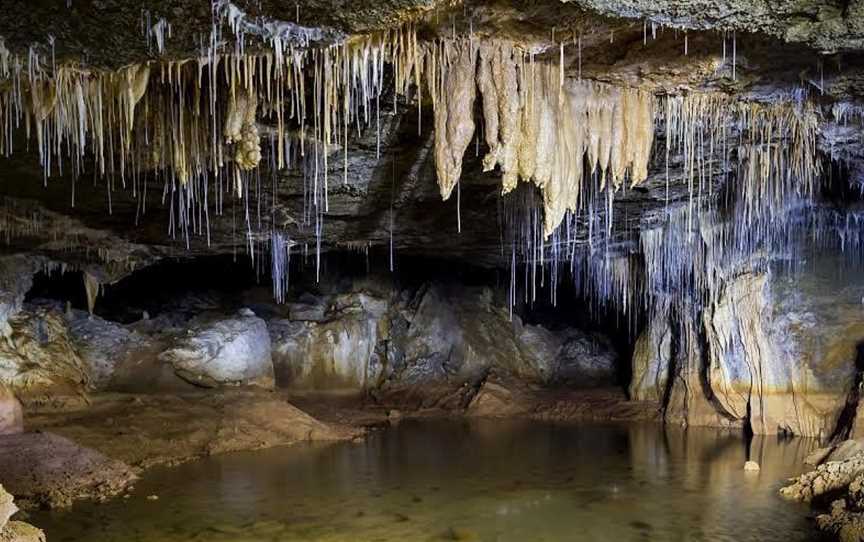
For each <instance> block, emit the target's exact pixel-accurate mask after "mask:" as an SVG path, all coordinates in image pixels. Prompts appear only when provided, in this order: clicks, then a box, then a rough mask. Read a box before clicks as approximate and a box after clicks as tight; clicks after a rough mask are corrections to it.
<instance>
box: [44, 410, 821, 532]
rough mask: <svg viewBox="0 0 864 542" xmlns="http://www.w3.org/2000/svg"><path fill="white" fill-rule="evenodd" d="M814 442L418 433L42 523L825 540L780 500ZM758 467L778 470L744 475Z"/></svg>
mask: <svg viewBox="0 0 864 542" xmlns="http://www.w3.org/2000/svg"><path fill="white" fill-rule="evenodd" d="M814 444H815V443H814V442H813V441H810V440H802V439H792V440H780V439H777V438H776V437H772V438H757V439H755V440H753V441H752V442H750V443H748V442H746V441H745V440H744V439H743V438H742V437H741V436H739V435H737V434H730V433H723V432H717V431H714V430H702V429H691V430H689V431H688V432H686V433H685V432H683V431H673V430H668V429H667V430H665V431H664V430H663V429H662V428H661V427H659V426H656V425H639V426H626V425H622V426H593V425H590V426H584V425H583V426H572V425H571V426H567V425H554V424H542V423H537V422H532V423H521V422H519V423H516V422H514V423H504V422H491V421H482V422H466V421H405V422H403V423H401V424H399V425H398V426H397V427H395V428H393V429H390V430H386V431H381V432H377V433H375V434H373V435H372V436H371V437H370V438H369V439H368V440H366V441H364V442H360V443H345V444H337V445H322V446H319V445H315V446H312V445H308V446H307V445H304V446H295V447H290V448H280V449H271V450H265V451H258V452H244V453H237V454H231V455H225V456H220V457H214V458H211V459H207V460H204V461H198V462H193V463H189V464H186V465H182V466H180V467H176V468H158V469H154V470H151V471H148V472H147V473H146V474H145V475H144V477H143V479H142V480H141V481H140V482H139V483H138V485H137V487H136V488H135V490H134V491H133V492H132V495H131V496H130V497H128V498H126V499H122V498H121V499H117V500H114V501H111V502H108V503H103V504H98V505H90V504H82V505H78V506H76V507H73V508H72V509H71V510H68V511H65V512H53V513H39V514H34V515H32V517H31V521H32V522H33V523H35V524H36V525H38V526H40V527H42V528H44V529H45V530H46V531H47V534H48V540H49V541H51V542H61V541H100V542H105V541H123V542H130V541H147V542H156V541H159V542H171V541H180V540H183V541H216V542H219V541H252V540H255V541H286V540H327V541H335V540H340V541H343V540H344V541H349V540H350V541H411V540H419V541H427V540H429V541H433V540H490V541H493V540H494V541H499V540H500V541H534V540H537V541H541V540H547V541H553V540H556V541H557V540H566V541H583V540H584V541H589V540H590V541H596V540H610V541H630V540H632V541H648V540H651V541H653V540H670V541H683V540H688V541H689V540H706V541H724V540H728V541H735V542H741V541H745V540H753V541H757V540H758V541H772V540H776V541H783V542H794V541H799V540H811V539H813V537H814V532H813V530H812V526H811V524H810V523H809V521H808V520H807V519H806V515H807V513H808V510H807V509H806V508H805V507H803V506H801V505H796V504H792V503H787V502H785V501H783V500H781V499H780V498H779V497H778V496H777V488H778V487H779V485H780V483H781V481H782V480H783V479H785V478H786V477H789V476H792V475H795V474H797V473H798V472H800V470H801V460H802V458H803V456H804V455H805V454H806V453H807V452H808V451H809V450H810V449H811V448H812V447H813V446H814ZM748 458H750V459H753V460H755V461H758V462H759V463H760V464H761V465H762V470H761V471H760V472H758V473H750V472H744V470H743V469H742V467H743V465H744V461H745V460H746V459H748ZM151 495H155V496H158V500H154V499H152V498H151V499H148V496H151Z"/></svg>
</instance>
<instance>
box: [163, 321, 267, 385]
mask: <svg viewBox="0 0 864 542" xmlns="http://www.w3.org/2000/svg"><path fill="white" fill-rule="evenodd" d="M159 359H160V360H161V361H163V362H165V363H168V364H170V365H171V366H172V367H173V368H174V371H175V372H176V373H177V376H179V377H180V378H182V379H184V380H186V381H188V382H190V383H192V384H195V385H196V386H201V387H205V388H214V387H220V386H235V385H256V386H261V387H266V388H272V387H273V385H274V377H273V359H272V357H271V343H270V335H269V333H268V331H267V324H266V322H264V320H262V319H261V318H258V317H257V316H255V314H254V313H252V311H250V310H248V309H242V310H241V311H240V312H239V313H238V315H237V316H236V317H234V318H229V319H225V320H219V321H215V322H211V323H205V324H200V325H196V326H193V327H192V329H190V330H189V331H188V334H187V335H186V336H185V337H179V338H178V339H177V340H176V341H175V344H174V346H173V347H172V348H169V349H168V350H165V351H164V352H162V353H161V354H159Z"/></svg>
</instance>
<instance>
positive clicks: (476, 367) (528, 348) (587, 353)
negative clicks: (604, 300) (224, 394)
mask: <svg viewBox="0 0 864 542" xmlns="http://www.w3.org/2000/svg"><path fill="white" fill-rule="evenodd" d="M269 326H270V333H271V337H272V340H273V345H274V346H273V351H274V364H275V367H276V374H277V379H278V380H279V382H280V385H284V386H287V387H292V388H301V389H309V388H312V389H332V388H343V389H344V388H347V389H355V390H371V389H375V388H392V387H399V386H422V385H425V384H431V385H435V384H441V385H452V384H462V383H465V382H477V381H479V380H481V379H483V378H485V377H486V375H487V374H488V373H489V372H490V371H496V372H500V373H503V374H507V375H510V376H513V377H517V378H519V379H520V380H523V381H528V382H536V383H553V382H562V381H566V382H568V383H570V384H572V385H576V386H580V385H581V386H592V385H611V384H612V383H614V379H615V363H616V356H615V355H614V353H613V351H612V349H611V347H609V345H608V344H607V343H606V342H604V341H603V340H600V339H598V338H596V337H593V336H589V335H586V334H585V333H583V332H580V331H578V330H575V329H572V328H568V329H564V330H561V331H555V332H553V331H550V330H548V329H546V328H544V327H542V326H535V325H524V324H523V323H522V321H521V320H520V318H519V317H518V316H514V317H513V320H512V321H511V320H510V316H509V313H508V311H507V310H506V308H505V306H504V305H503V303H499V302H497V301H496V300H495V299H494V296H493V294H492V291H491V290H489V289H486V288H468V287H461V286H459V287H456V286H444V285H441V284H426V285H423V286H422V287H420V288H418V289H405V290H399V289H395V290H393V291H391V292H387V293H382V292H378V293H374V292H372V291H370V290H360V291H354V292H351V293H346V294H343V295H339V296H336V297H335V298H333V299H331V300H327V299H319V300H317V301H314V302H313V303H309V304H304V305H302V306H300V307H296V306H295V307H292V317H291V318H287V319H285V318H283V319H273V320H271V321H270V323H269Z"/></svg>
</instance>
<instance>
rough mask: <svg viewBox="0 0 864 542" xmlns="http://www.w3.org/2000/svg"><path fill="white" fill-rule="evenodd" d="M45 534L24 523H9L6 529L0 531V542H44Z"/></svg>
mask: <svg viewBox="0 0 864 542" xmlns="http://www.w3.org/2000/svg"><path fill="white" fill-rule="evenodd" d="M45 541H46V538H45V533H44V532H42V530H41V529H37V528H36V527H34V526H32V525H30V524H28V523H24V522H23V521H10V522H9V523H7V524H6V529H4V530H3V531H0V542H45Z"/></svg>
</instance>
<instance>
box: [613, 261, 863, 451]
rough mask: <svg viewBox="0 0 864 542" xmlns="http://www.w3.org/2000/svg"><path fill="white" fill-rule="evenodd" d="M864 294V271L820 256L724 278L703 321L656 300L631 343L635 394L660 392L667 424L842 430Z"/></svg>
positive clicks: (764, 430)
mask: <svg viewBox="0 0 864 542" xmlns="http://www.w3.org/2000/svg"><path fill="white" fill-rule="evenodd" d="M862 296H864V277H860V276H859V275H858V274H856V273H854V272H853V271H852V270H849V269H848V268H847V267H845V266H844V265H843V264H842V263H841V261H840V260H839V259H831V258H827V257H822V258H817V259H814V261H813V262H808V263H807V264H806V267H805V268H803V269H800V270H799V272H797V273H794V274H792V273H789V272H786V271H784V270H783V269H781V268H779V267H777V266H775V267H774V268H772V269H771V270H769V271H746V272H742V273H739V274H737V275H735V276H731V277H726V278H724V279H722V280H721V281H720V282H719V284H718V288H717V289H716V290H715V291H714V292H713V295H712V297H711V299H710V301H709V302H708V303H706V305H705V306H704V307H703V308H702V309H701V311H700V313H701V320H693V319H687V318H681V317H680V315H679V316H677V317H678V318H681V321H680V322H677V323H676V322H673V319H674V318H676V316H675V314H673V312H674V311H673V310H670V305H669V304H668V303H663V302H661V303H659V304H658V307H657V308H656V309H655V310H654V312H653V315H652V318H651V319H650V321H649V323H648V326H647V327H646V329H645V330H644V331H643V333H642V334H641V335H640V336H639V338H638V339H637V342H636V346H635V349H634V355H633V382H632V384H631V387H630V394H631V397H633V398H635V399H643V398H660V399H662V400H663V401H664V404H665V412H666V420H667V421H668V422H670V423H679V424H684V425H697V426H699V425H706V426H730V425H731V426H735V425H741V424H747V425H749V427H750V428H751V429H752V430H753V432H754V433H757V434H773V433H778V432H786V433H791V434H796V435H805V436H815V437H825V438H827V437H831V436H834V435H835V434H836V433H838V431H839V432H843V431H846V432H848V428H845V427H844V424H846V425H848V424H849V423H850V421H851V420H849V419H841V415H842V414H843V412H844V409H846V408H847V402H849V401H850V400H852V401H857V385H858V381H859V380H860V378H859V373H860V367H859V366H858V363H859V361H858V348H859V345H864V307H862ZM685 312H686V311H685ZM669 375H671V384H670V383H669V382H668V381H667V379H668V378H669Z"/></svg>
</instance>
